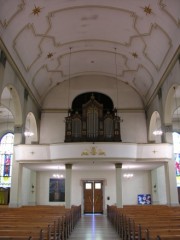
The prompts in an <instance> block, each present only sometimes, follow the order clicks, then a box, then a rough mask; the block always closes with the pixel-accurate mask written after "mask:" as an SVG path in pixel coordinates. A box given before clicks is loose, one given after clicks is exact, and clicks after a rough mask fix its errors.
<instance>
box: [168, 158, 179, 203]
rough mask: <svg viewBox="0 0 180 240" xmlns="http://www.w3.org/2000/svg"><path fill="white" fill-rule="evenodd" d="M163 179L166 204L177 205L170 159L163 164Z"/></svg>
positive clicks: (174, 176) (172, 166) (173, 166)
mask: <svg viewBox="0 0 180 240" xmlns="http://www.w3.org/2000/svg"><path fill="white" fill-rule="evenodd" d="M165 179H166V192H167V204H169V205H172V206H173V205H179V201H178V191H177V183H176V170H175V162H174V159H171V160H169V161H168V162H167V163H165Z"/></svg>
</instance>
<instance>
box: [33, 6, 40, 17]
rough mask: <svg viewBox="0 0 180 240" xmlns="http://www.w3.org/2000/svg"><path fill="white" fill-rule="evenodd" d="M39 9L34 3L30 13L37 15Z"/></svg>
mask: <svg viewBox="0 0 180 240" xmlns="http://www.w3.org/2000/svg"><path fill="white" fill-rule="evenodd" d="M41 9H42V8H40V7H36V5H34V8H33V10H32V13H33V14H34V16H35V15H39V13H40V12H41Z"/></svg>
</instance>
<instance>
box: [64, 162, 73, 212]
mask: <svg viewBox="0 0 180 240" xmlns="http://www.w3.org/2000/svg"><path fill="white" fill-rule="evenodd" d="M65 166H66V180H65V202H66V208H70V207H71V175H72V164H69V163H68V164H65Z"/></svg>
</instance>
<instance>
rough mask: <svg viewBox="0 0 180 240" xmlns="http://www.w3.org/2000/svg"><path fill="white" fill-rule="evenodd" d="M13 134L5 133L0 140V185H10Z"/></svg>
mask: <svg viewBox="0 0 180 240" xmlns="http://www.w3.org/2000/svg"><path fill="white" fill-rule="evenodd" d="M13 145H14V134H12V133H7V134H5V135H4V136H3V137H2V138H1V141H0V187H4V188H6V187H11V172H12V160H13Z"/></svg>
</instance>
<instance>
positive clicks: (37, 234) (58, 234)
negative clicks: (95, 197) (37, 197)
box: [0, 206, 81, 240]
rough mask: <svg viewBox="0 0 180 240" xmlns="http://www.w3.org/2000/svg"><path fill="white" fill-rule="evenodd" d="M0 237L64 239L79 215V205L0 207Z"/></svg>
mask: <svg viewBox="0 0 180 240" xmlns="http://www.w3.org/2000/svg"><path fill="white" fill-rule="evenodd" d="M0 215H1V218H0V239H18V237H19V239H29V240H30V239H32V240H39V239H40V240H50V239H51V240H58V239H59V240H66V239H67V238H68V237H69V235H70V233H71V232H72V230H73V228H74V226H75V224H76V223H77V221H78V220H79V218H80V217H81V207H80V206H72V208H70V209H66V208H65V207H59V206H57V207H56V206H23V207H20V208H6V209H5V208H0Z"/></svg>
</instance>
